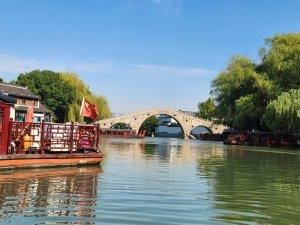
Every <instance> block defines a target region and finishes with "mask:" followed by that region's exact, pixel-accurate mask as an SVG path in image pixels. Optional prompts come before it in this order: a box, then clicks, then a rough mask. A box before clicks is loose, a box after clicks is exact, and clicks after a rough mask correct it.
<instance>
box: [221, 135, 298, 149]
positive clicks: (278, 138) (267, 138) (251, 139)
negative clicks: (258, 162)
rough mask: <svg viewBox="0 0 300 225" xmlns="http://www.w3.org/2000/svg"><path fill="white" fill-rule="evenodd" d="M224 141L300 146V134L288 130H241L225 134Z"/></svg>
mask: <svg viewBox="0 0 300 225" xmlns="http://www.w3.org/2000/svg"><path fill="white" fill-rule="evenodd" d="M223 137H224V138H223V143H224V144H229V145H252V146H266V147H300V134H299V133H288V132H245V131H243V132H239V133H227V134H223Z"/></svg>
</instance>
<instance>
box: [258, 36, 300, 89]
mask: <svg viewBox="0 0 300 225" xmlns="http://www.w3.org/2000/svg"><path fill="white" fill-rule="evenodd" d="M260 54H261V56H262V63H261V66H260V67H261V68H262V70H263V71H264V72H265V73H267V74H268V76H269V78H270V79H271V80H273V81H274V83H275V84H276V86H277V94H280V93H281V92H286V91H289V90H290V89H298V88H299V87H300V33H290V34H280V35H279V34H278V35H274V37H272V38H267V39H266V41H265V47H263V48H261V50H260Z"/></svg>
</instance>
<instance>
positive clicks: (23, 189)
mask: <svg viewBox="0 0 300 225" xmlns="http://www.w3.org/2000/svg"><path fill="white" fill-rule="evenodd" d="M100 172H101V168H100V167H99V166H88V167H69V168H47V169H34V170H16V171H9V172H6V173H4V172H1V173H0V224H74V221H75V222H76V221H77V222H78V221H80V222H78V223H76V224H91V223H90V222H85V219H86V218H93V217H95V209H94V207H95V204H96V200H97V198H98V197H99V196H98V194H97V185H98V174H99V173H100Z"/></svg>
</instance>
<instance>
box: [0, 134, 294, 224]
mask: <svg viewBox="0 0 300 225" xmlns="http://www.w3.org/2000/svg"><path fill="white" fill-rule="evenodd" d="M101 148H102V150H103V152H104V153H105V155H106V156H105V160H104V161H103V163H102V165H101V168H100V167H95V166H92V167H80V168H77V167H75V168H74V167H73V168H60V169H57V168H56V169H35V170H16V171H13V172H1V173H0V224H13V225H15V224H26V225H30V224H80V225H83V224H89V225H90V224H278V225H279V224H280V225H282V224H289V225H290V224H300V151H299V150H298V151H296V150H291V149H290V150H289V149H272V148H263V147H245V146H225V145H223V144H222V143H216V142H206V141H199V140H181V139H168V138H160V139H159V138H146V139H141V140H134V139H103V140H102V141H101Z"/></svg>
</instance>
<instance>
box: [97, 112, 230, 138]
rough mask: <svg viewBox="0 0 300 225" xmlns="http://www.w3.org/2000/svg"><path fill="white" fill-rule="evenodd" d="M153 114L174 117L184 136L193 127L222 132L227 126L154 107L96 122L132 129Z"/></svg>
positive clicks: (108, 126) (104, 125) (107, 125)
mask: <svg viewBox="0 0 300 225" xmlns="http://www.w3.org/2000/svg"><path fill="white" fill-rule="evenodd" d="M154 115H167V116H170V117H172V118H174V119H175V120H176V121H177V122H178V124H179V126H181V128H182V130H183V135H184V138H188V136H189V134H190V133H191V131H192V129H194V128H195V127H199V126H202V127H206V128H207V129H208V130H209V131H210V132H211V133H215V134H216V133H222V132H223V131H224V130H225V129H226V128H227V127H226V126H224V125H220V124H214V123H213V122H212V121H209V120H206V119H202V118H197V117H193V116H190V115H186V114H184V113H182V112H178V111H175V110H172V109H165V108H155V109H149V110H144V111H141V112H135V113H130V114H127V115H121V116H116V117H112V118H110V119H104V120H99V121H97V122H96V123H97V124H100V127H101V128H111V127H112V126H113V125H114V124H116V123H125V124H128V125H129V126H130V127H131V128H132V129H133V130H137V131H138V130H139V128H140V127H141V125H142V123H143V122H144V121H145V120H146V119H148V118H149V117H151V116H154Z"/></svg>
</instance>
